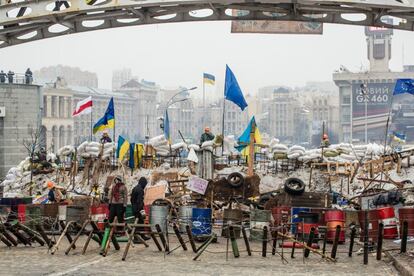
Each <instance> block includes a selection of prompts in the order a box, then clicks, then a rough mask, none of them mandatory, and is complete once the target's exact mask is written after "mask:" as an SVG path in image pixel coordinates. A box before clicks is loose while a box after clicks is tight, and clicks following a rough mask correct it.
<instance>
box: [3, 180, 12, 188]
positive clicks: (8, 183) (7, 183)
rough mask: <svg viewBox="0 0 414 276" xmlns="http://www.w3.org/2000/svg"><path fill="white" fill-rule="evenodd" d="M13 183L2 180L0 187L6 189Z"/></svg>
mask: <svg viewBox="0 0 414 276" xmlns="http://www.w3.org/2000/svg"><path fill="white" fill-rule="evenodd" d="M13 183H14V181H13V180H4V181H3V182H1V184H0V186H3V187H7V186H10V185H12V184H13Z"/></svg>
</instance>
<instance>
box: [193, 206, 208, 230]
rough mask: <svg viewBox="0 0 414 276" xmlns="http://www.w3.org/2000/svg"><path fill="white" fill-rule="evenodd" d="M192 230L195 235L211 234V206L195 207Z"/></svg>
mask: <svg viewBox="0 0 414 276" xmlns="http://www.w3.org/2000/svg"><path fill="white" fill-rule="evenodd" d="M191 232H192V233H193V235H194V236H209V235H211V209H210V208H193V213H192V229H191Z"/></svg>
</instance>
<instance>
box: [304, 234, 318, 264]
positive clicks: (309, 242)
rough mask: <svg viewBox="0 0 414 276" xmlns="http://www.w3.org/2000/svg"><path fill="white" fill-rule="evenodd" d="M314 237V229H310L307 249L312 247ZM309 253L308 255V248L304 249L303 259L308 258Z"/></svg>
mask: <svg viewBox="0 0 414 276" xmlns="http://www.w3.org/2000/svg"><path fill="white" fill-rule="evenodd" d="M314 236H315V228H314V227H312V228H311V230H310V233H309V238H308V242H307V246H308V247H312V243H313V239H314ZM309 253H310V250H309V249H308V248H305V252H304V256H305V258H308V257H309Z"/></svg>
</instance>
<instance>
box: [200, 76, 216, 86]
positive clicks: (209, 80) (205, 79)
mask: <svg viewBox="0 0 414 276" xmlns="http://www.w3.org/2000/svg"><path fill="white" fill-rule="evenodd" d="M203 82H204V83H206V84H211V85H214V84H215V83H216V77H215V76H213V75H211V74H207V73H203Z"/></svg>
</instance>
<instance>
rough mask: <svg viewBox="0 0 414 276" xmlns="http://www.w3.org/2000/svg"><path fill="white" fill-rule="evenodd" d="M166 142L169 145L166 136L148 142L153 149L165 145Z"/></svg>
mask: <svg viewBox="0 0 414 276" xmlns="http://www.w3.org/2000/svg"><path fill="white" fill-rule="evenodd" d="M165 142H167V143H168V141H167V139H165V136H164V135H163V134H162V135H159V136H156V137H153V138H151V139H149V140H148V143H149V144H150V145H151V146H153V147H157V146H158V145H160V144H165Z"/></svg>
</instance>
